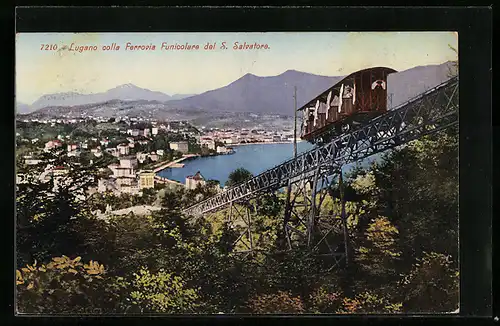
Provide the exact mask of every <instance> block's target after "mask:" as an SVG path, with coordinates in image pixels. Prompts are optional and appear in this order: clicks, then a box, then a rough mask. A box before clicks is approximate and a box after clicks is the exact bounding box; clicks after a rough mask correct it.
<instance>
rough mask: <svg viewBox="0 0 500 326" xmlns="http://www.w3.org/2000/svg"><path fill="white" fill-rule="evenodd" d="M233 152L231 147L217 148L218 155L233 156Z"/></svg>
mask: <svg viewBox="0 0 500 326" xmlns="http://www.w3.org/2000/svg"><path fill="white" fill-rule="evenodd" d="M233 152H234V151H233V149H232V148H231V147H226V146H217V154H232V153H233Z"/></svg>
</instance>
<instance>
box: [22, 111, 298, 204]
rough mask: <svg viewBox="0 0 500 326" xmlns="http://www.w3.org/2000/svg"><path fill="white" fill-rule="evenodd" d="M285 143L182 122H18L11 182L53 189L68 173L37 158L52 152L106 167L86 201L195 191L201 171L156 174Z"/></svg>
mask: <svg viewBox="0 0 500 326" xmlns="http://www.w3.org/2000/svg"><path fill="white" fill-rule="evenodd" d="M286 142H293V131H292V130H287V129H285V130H274V131H270V130H263V129H239V130H231V129H218V128H205V127H204V126H201V127H199V128H196V127H194V126H193V125H191V124H190V123H188V122H186V121H157V120H155V119H144V118H135V117H130V118H129V117H119V118H102V117H85V118H79V119H74V118H59V119H20V120H18V121H17V133H16V143H17V160H16V164H17V178H16V182H17V183H18V184H19V183H24V182H28V181H27V180H30V178H33V177H35V178H38V180H39V181H41V182H47V181H49V180H51V179H54V180H55V181H56V184H55V185H54V187H56V186H57V180H60V179H62V178H63V177H67V175H68V174H69V172H70V169H71V168H70V166H69V164H66V165H54V164H51V162H50V161H46V160H43V159H42V156H43V155H42V154H44V153H45V154H47V153H51V154H52V155H54V156H56V157H59V158H65V160H66V161H67V162H68V163H71V164H73V165H76V166H81V165H83V166H88V165H92V164H94V163H95V162H97V161H99V162H105V163H106V164H105V165H104V166H101V167H100V168H99V178H98V180H97V182H95V183H93V184H92V185H91V186H89V187H88V189H87V196H91V195H93V194H94V193H101V194H103V193H112V194H113V195H115V196H120V195H122V194H128V195H133V196H142V194H143V192H144V190H145V189H155V188H158V185H162V184H163V185H167V186H183V187H185V188H187V189H195V188H196V187H197V186H198V185H205V184H206V182H207V181H209V180H205V178H204V177H203V176H202V174H201V172H200V173H198V174H196V175H194V176H188V177H187V178H186V180H184V183H181V182H179V181H176V180H169V179H166V178H162V177H160V176H158V175H157V172H159V171H161V170H163V169H166V168H182V167H183V163H182V162H183V161H185V160H190V159H194V158H196V157H199V156H210V155H228V154H232V153H234V149H233V147H234V146H239V145H244V144H251V143H286ZM43 164H45V166H42V167H40V165H43ZM101 165H102V164H101ZM33 167H36V168H37V169H33ZM35 171H36V172H35ZM34 173H36V175H34ZM213 184H214V186H215V187H216V189H217V191H221V190H222V188H221V187H220V186H219V183H218V182H214V183H213ZM155 185H157V187H155Z"/></svg>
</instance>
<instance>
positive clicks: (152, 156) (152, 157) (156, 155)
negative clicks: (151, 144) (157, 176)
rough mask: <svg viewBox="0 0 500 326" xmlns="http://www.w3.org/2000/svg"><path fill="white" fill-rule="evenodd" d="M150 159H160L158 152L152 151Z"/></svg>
mask: <svg viewBox="0 0 500 326" xmlns="http://www.w3.org/2000/svg"><path fill="white" fill-rule="evenodd" d="M149 159H150V160H151V161H153V162H156V161H158V154H156V153H155V152H151V154H149Z"/></svg>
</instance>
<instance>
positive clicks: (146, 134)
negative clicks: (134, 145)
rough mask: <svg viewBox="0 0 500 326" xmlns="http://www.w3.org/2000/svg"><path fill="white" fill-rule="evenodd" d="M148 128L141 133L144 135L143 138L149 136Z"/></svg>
mask: <svg viewBox="0 0 500 326" xmlns="http://www.w3.org/2000/svg"><path fill="white" fill-rule="evenodd" d="M149 132H150V131H149V128H146V129H144V130H143V131H142V134H143V135H144V137H148V136H149Z"/></svg>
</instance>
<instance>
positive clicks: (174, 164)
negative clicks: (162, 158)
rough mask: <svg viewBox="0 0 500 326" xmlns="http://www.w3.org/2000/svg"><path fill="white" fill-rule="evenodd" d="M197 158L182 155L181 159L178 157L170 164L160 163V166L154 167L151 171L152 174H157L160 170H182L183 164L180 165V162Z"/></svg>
mask: <svg viewBox="0 0 500 326" xmlns="http://www.w3.org/2000/svg"><path fill="white" fill-rule="evenodd" d="M197 156H199V155H198V154H184V155H182V157H180V158H178V159H176V160H173V161H170V162H162V163H160V165H158V166H157V167H155V168H154V169H153V172H154V173H158V172H160V171H161V170H164V169H167V168H182V167H183V166H184V164H182V163H181V162H182V161H184V160H187V159H189V158H192V157H197Z"/></svg>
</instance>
